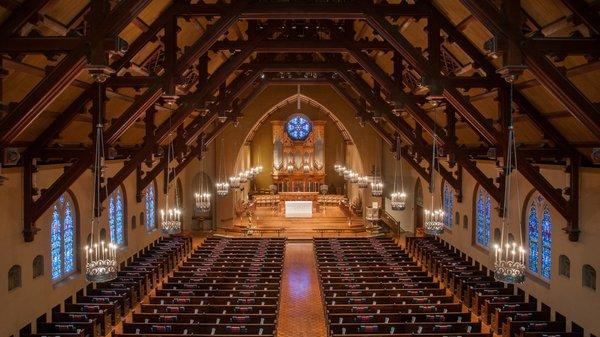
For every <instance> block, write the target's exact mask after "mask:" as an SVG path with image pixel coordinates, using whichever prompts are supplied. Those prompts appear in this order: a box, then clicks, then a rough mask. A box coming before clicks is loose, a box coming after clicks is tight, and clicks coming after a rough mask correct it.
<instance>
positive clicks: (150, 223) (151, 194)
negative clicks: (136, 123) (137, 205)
mask: <svg viewBox="0 0 600 337" xmlns="http://www.w3.org/2000/svg"><path fill="white" fill-rule="evenodd" d="M144 202H145V205H146V212H145V213H146V218H145V223H146V228H147V229H148V230H149V231H151V230H154V229H156V186H155V184H154V183H151V184H150V185H148V187H146V193H145V197H144Z"/></svg>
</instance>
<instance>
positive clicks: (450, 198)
mask: <svg viewBox="0 0 600 337" xmlns="http://www.w3.org/2000/svg"><path fill="white" fill-rule="evenodd" d="M442 197H443V203H444V225H446V227H448V228H452V224H453V222H454V218H453V216H454V189H453V188H452V186H450V184H449V183H448V182H444V190H443V194H442Z"/></svg>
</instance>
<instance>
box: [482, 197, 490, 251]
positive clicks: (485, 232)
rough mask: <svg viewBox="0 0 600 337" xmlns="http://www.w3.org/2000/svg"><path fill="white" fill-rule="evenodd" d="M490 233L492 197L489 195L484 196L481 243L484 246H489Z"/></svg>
mask: <svg viewBox="0 0 600 337" xmlns="http://www.w3.org/2000/svg"><path fill="white" fill-rule="evenodd" d="M491 232H492V197H490V195H489V194H487V193H486V194H485V223H484V228H483V235H484V236H483V241H484V242H485V246H486V247H489V245H490V235H491Z"/></svg>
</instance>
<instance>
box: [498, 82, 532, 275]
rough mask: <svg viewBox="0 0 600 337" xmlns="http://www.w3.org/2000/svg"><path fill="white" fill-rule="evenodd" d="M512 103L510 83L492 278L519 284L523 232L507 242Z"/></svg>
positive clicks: (514, 150) (512, 157)
mask: <svg viewBox="0 0 600 337" xmlns="http://www.w3.org/2000/svg"><path fill="white" fill-rule="evenodd" d="M512 105H513V83H512V82H511V85H510V124H509V126H508V145H507V147H506V149H507V151H506V152H507V153H506V156H505V164H506V167H505V171H504V179H505V182H504V209H503V213H502V232H501V236H500V242H499V243H496V244H495V245H494V278H495V279H496V280H497V281H500V282H504V283H509V284H520V283H523V282H525V275H526V266H525V249H524V248H523V234H522V231H521V230H520V229H519V228H517V231H518V232H519V237H520V242H518V243H517V242H514V241H513V242H512V243H511V242H509V239H508V231H509V228H510V217H509V215H510V213H509V207H508V206H509V202H508V199H509V197H510V196H511V195H512V194H511V191H510V189H511V176H512V171H513V166H514V170H516V169H517V145H516V137H515V130H514V124H513V123H514V121H513V115H512ZM515 192H516V196H517V205H520V204H521V203H520V200H519V199H520V195H519V181H518V180H517V182H516V191H515Z"/></svg>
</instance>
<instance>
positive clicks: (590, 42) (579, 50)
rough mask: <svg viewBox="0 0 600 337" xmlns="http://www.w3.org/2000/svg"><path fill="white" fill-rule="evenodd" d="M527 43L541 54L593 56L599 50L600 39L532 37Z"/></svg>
mask: <svg viewBox="0 0 600 337" xmlns="http://www.w3.org/2000/svg"><path fill="white" fill-rule="evenodd" d="M527 41H528V43H529V45H530V46H531V47H533V48H535V50H536V51H537V52H539V53H542V54H552V53H558V54H565V55H586V54H589V55H593V54H597V53H598V50H599V49H600V47H599V46H600V39H599V38H597V37H590V38H586V37H582V38H575V37H533V38H529V39H527Z"/></svg>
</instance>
